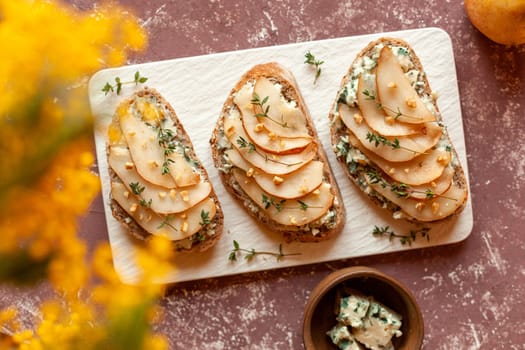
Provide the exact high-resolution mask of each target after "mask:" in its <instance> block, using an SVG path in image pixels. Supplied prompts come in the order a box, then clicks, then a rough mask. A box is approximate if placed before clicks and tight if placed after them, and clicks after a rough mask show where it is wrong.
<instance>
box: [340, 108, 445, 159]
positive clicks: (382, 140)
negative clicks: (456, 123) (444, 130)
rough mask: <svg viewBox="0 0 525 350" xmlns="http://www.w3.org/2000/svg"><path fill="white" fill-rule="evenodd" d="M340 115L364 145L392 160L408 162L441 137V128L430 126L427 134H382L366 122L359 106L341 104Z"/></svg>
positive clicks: (424, 151)
mask: <svg viewBox="0 0 525 350" xmlns="http://www.w3.org/2000/svg"><path fill="white" fill-rule="evenodd" d="M339 115H340V117H341V119H342V120H343V122H344V124H345V125H346V127H348V129H350V130H351V131H352V132H353V133H354V134H355V135H356V137H357V138H358V139H359V141H360V142H361V144H362V145H363V147H365V148H366V149H368V150H369V151H372V152H373V153H375V154H377V155H378V156H380V157H381V158H383V159H385V160H387V161H390V162H406V161H409V160H411V159H414V158H416V157H417V156H420V155H423V154H425V153H427V151H429V150H430V149H431V148H432V147H434V146H435V145H436V144H437V143H438V142H439V139H440V138H441V128H429V129H427V130H426V134H416V135H411V136H399V137H393V136H388V137H386V136H383V135H380V134H378V133H376V132H375V131H374V130H372V129H371V128H370V127H369V126H368V125H367V124H366V122H365V121H364V120H363V119H362V116H361V115H360V113H359V110H358V109H357V108H355V107H350V106H348V105H346V104H339Z"/></svg>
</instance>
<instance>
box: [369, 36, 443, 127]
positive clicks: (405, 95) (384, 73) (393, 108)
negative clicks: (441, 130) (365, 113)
mask: <svg viewBox="0 0 525 350" xmlns="http://www.w3.org/2000/svg"><path fill="white" fill-rule="evenodd" d="M376 86H377V98H378V99H379V101H378V102H379V103H381V106H382V109H383V110H384V111H385V113H386V114H387V115H389V116H390V117H393V118H395V119H397V120H398V121H401V122H404V123H410V124H420V123H425V122H432V121H435V120H436V117H435V116H434V114H432V112H431V111H430V110H429V109H428V108H427V107H426V106H425V104H424V103H423V101H422V100H421V98H420V97H419V95H418V93H417V91H416V90H415V89H414V88H413V87H412V85H411V84H410V81H409V80H408V78H407V77H406V76H405V73H404V72H403V69H402V67H401V65H400V64H399V61H398V60H397V58H396V57H395V56H394V54H393V53H392V50H391V49H390V48H389V47H388V46H385V47H383V48H382V49H381V52H380V54H379V59H378V62H377V69H376Z"/></svg>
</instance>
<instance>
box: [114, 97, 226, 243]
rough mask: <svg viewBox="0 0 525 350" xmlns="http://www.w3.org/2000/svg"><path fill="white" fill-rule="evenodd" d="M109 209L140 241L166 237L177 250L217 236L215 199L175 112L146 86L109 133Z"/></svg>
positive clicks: (120, 113) (220, 222) (219, 226)
mask: <svg viewBox="0 0 525 350" xmlns="http://www.w3.org/2000/svg"><path fill="white" fill-rule="evenodd" d="M107 154H108V163H109V174H110V179H111V210H112V214H113V216H114V217H115V218H116V219H117V220H118V221H119V222H120V223H122V224H123V225H124V226H125V227H126V229H127V231H128V232H129V234H131V235H132V236H133V237H135V238H137V239H139V240H147V239H149V238H151V237H152V235H161V236H165V237H167V238H168V239H170V240H171V241H172V242H173V246H174V249H175V250H176V251H179V252H193V251H201V252H202V251H204V250H206V249H208V248H210V247H212V246H213V245H214V244H215V243H216V242H217V241H218V240H219V238H220V237H221V235H222V231H223V223H224V216H223V212H222V209H221V205H220V203H219V200H218V198H217V196H216V194H215V191H214V190H213V186H212V184H211V182H210V181H209V178H208V174H207V172H206V169H204V167H202V165H201V163H200V162H199V160H198V158H197V155H196V154H195V151H194V149H193V145H192V143H191V140H190V138H189V136H188V134H187V133H186V131H185V130H184V127H183V126H182V124H181V122H180V120H179V119H178V117H177V115H176V113H175V110H174V109H173V108H172V107H171V105H170V104H169V103H168V102H167V101H166V100H165V99H164V98H163V97H162V96H161V95H160V94H159V93H158V92H157V91H155V90H153V89H151V88H144V89H143V90H140V91H138V92H136V93H135V94H134V95H132V96H131V97H130V98H129V99H127V100H125V101H123V102H121V104H120V105H119V106H118V108H117V110H116V112H115V114H114V117H113V120H112V123H111V124H110V126H109V129H108V142H107Z"/></svg>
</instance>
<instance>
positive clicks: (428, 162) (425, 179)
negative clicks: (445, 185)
mask: <svg viewBox="0 0 525 350" xmlns="http://www.w3.org/2000/svg"><path fill="white" fill-rule="evenodd" d="M348 139H349V141H350V143H351V144H352V145H353V146H354V147H357V148H359V150H360V151H361V152H362V153H363V154H364V155H365V156H366V157H367V158H368V159H369V160H370V161H371V162H372V163H373V164H375V165H376V166H377V167H379V168H380V169H381V170H383V171H384V172H385V173H386V174H388V176H390V177H391V178H393V179H394V180H396V181H399V182H402V183H406V184H408V185H423V184H427V183H430V182H432V181H434V180H435V179H437V178H438V177H440V176H441V174H443V171H444V170H445V168H446V167H447V166H448V164H449V162H450V153H449V152H447V151H446V150H443V149H433V150H431V151H430V152H429V153H427V154H424V155H421V156H420V157H418V158H415V159H412V160H409V161H406V162H397V163H393V162H389V161H386V160H384V159H383V158H381V157H379V156H378V155H376V154H375V153H373V152H370V151H369V150H367V149H366V148H363V147H362V146H361V143H360V142H359V140H357V138H355V137H354V136H353V135H349V136H348Z"/></svg>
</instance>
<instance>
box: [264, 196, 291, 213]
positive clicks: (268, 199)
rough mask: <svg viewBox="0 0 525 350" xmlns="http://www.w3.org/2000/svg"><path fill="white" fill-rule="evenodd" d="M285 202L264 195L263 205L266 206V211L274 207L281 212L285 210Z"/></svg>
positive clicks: (284, 200)
mask: <svg viewBox="0 0 525 350" xmlns="http://www.w3.org/2000/svg"><path fill="white" fill-rule="evenodd" d="M285 202H286V199H281V200H280V201H277V200H276V199H275V198H273V197H268V196H267V195H265V194H263V195H262V204H263V205H264V209H269V208H270V207H271V206H273V207H275V209H276V210H277V211H278V212H279V211H281V210H282V209H283V205H284V203H285Z"/></svg>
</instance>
